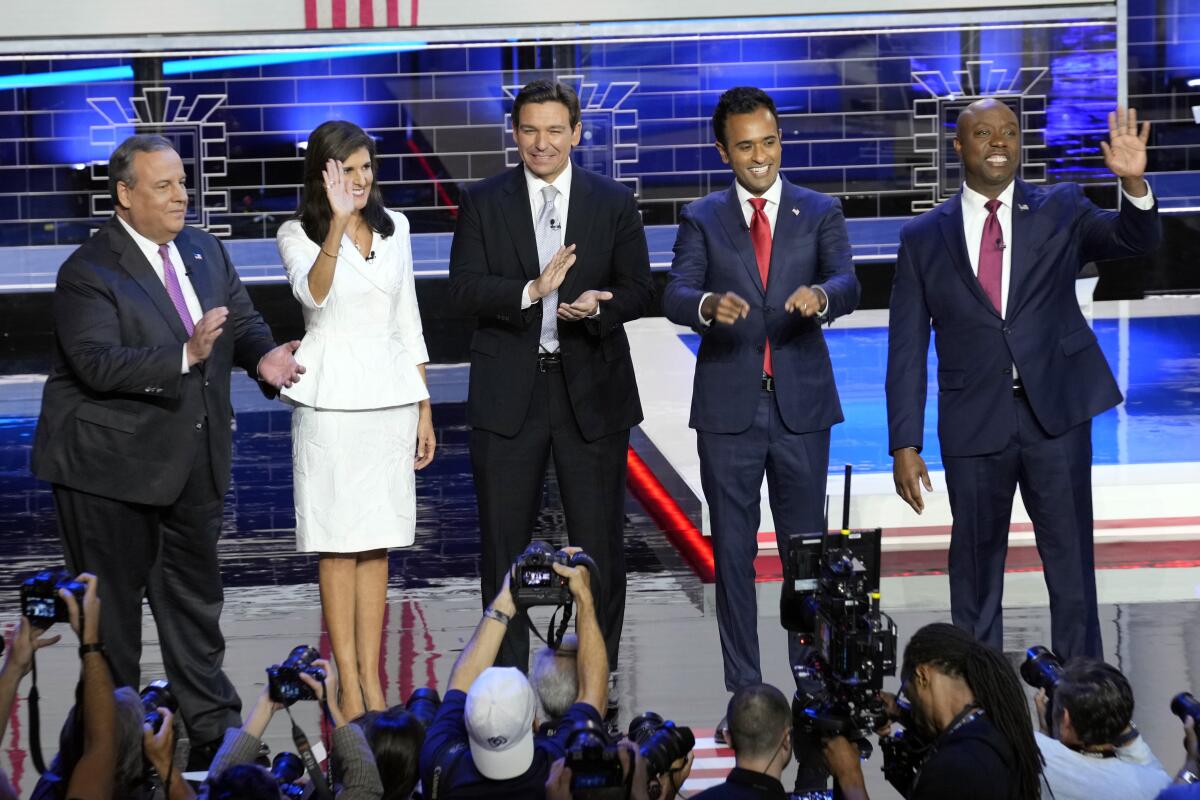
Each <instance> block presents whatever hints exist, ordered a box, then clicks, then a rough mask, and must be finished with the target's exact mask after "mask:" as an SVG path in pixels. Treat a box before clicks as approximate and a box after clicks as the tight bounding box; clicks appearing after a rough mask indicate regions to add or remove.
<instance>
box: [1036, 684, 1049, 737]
mask: <svg viewBox="0 0 1200 800" xmlns="http://www.w3.org/2000/svg"><path fill="white" fill-rule="evenodd" d="M1046 700H1047V697H1046V690H1045V689H1038V690H1037V694H1035V695H1034V696H1033V707H1034V709H1035V710H1036V711H1037V722H1038V730H1039V731H1041V732H1042V733H1044V734H1046V735H1047V736H1053V735H1054V734H1052V733H1050V715H1049V714H1048V713H1047V708H1046Z"/></svg>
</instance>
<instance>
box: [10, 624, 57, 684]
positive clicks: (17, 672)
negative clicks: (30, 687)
mask: <svg viewBox="0 0 1200 800" xmlns="http://www.w3.org/2000/svg"><path fill="white" fill-rule="evenodd" d="M41 633H42V629H41V628H38V627H37V626H35V625H34V624H33V623H31V622H30V621H29V618H28V617H21V622H20V623H19V624H18V625H17V632H16V633H14V634H13V637H12V641H10V642H9V645H8V656H7V657H6V658H5V659H4V667H3V672H4V673H5V674H11V675H12V676H13V677H14V678H16V679H17V680H20V679H21V678H23V677H25V676H26V675H28V674H29V670H30V669H32V668H33V654H34V653H36V652H37V651H38V650H41V649H42V648H43V647H49V646H50V645H52V644H54V643H55V642H57V641H58V640H59V639H61V638H62V637H61V636H59V635H58V634H55V635H54V636H41V635H40V634H41Z"/></svg>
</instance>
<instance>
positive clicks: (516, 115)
mask: <svg viewBox="0 0 1200 800" xmlns="http://www.w3.org/2000/svg"><path fill="white" fill-rule="evenodd" d="M530 103H562V104H563V105H564V106H566V107H567V115H568V116H569V117H570V119H571V130H575V126H576V125H578V124H579V95H577V94H575V90H574V89H572V88H571V87H570V86H567V85H566V84H565V83H559V82H558V81H552V80H547V79H542V80H536V81H530V82H529V83H527V84H525V85H524V86H523V87H521V91H519V92H517V96H516V99H514V100H513V108H512V124H513V130H516V129H517V126H518V125H520V124H521V109H522V108H524V107H525V106H526V105H528V104H530Z"/></svg>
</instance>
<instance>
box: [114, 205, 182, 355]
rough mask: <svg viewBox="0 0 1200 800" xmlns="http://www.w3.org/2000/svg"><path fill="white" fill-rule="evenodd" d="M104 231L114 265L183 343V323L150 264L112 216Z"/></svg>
mask: <svg viewBox="0 0 1200 800" xmlns="http://www.w3.org/2000/svg"><path fill="white" fill-rule="evenodd" d="M107 228H108V239H109V243H110V244H111V246H112V249H113V252H114V253H116V254H117V259H118V260H117V263H118V264H120V265H121V268H122V269H124V270H125V271H126V272H128V273H129V276H130V277H131V278H133V279H134V281H136V282H137V284H138V286H140V287H142V291H144V292H145V293H146V296H147V297H148V298H150V302H151V303H153V305H154V307H155V308H156V309H158V313H160V314H162V316H163V319H164V320H166V322H167V324H168V325H169V326H170V327H171V331H172V332H173V333H174V334H175V336H176V338H177V339H179V341H180V343H183V342H186V341H187V339H188V335H187V331H186V330H184V327H183V322H182V321H181V320H180V319H179V313H178V312H177V311H176V310H175V306H174V304H172V303H171V298H170V297H169V296H168V295H167V289H166V287H165V286H163V283H162V281H160V280H159V279H158V275H157V274H155V272H154V268H153V267H151V266H150V262H149V261H147V260H146V257H145V256H144V255H143V254H142V251H141V250H140V249H138V246H137V244H136V243H135V242H134V241H133V239H132V238H131V237H130V236H129V234H128V233H126V232H125V228H124V227H122V226H121V223H120V222H119V221H118V220H117V218H116V217H115V216H114V217H113V218H112V219H111V220H109V222H108V224H107Z"/></svg>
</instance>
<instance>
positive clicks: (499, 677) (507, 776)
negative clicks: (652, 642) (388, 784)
mask: <svg viewBox="0 0 1200 800" xmlns="http://www.w3.org/2000/svg"><path fill="white" fill-rule="evenodd" d="M567 552H571V553H574V552H578V548H569V549H568V551H567ZM554 571H555V572H557V573H558V574H559V575H561V576H563V577H565V578H566V579H567V581H568V586H569V588H570V591H571V597H572V599H573V600H574V604H575V633H576V635H577V636H578V637H579V656H578V660H579V666H578V675H579V694H578V697H577V699H576V702H575V704H574V705H572V706H571V707H570V709H568V710H567V713H566V715H565V716H564V717H563V719H562V724H561V725H559V727H558V729H557V731H556V732H555V734H554V735H553V736H542V735H539V734H535V729H536V726H537V719H536V717H537V714H536V709H537V700H536V699H535V697H534V694H533V689H532V688H530V686H529V681H528V680H526V678H525V676H524V675H523V674H521V672H520V671H518V670H517V669H514V668H511V667H493V666H492V664H493V663H494V662H495V660H496V653H497V652H498V651H499V649H500V643H501V641H503V639H504V634H505V632H506V631H507V629H508V626H509V625H510V624H511V625H517V624H524V621H523V620H521V619H518V618H517V607H516V604H515V603H514V602H513V597H512V593H511V592H510V590H509V582H510V580H511V577H512V573H511V570H510V572H509V575H508V577H506V578H505V580H504V585H503V586H502V587H501V589H500V593H499V594H498V595H496V599H495V600H493V601H492V604H491V605H489V606H488V607H487V608H486V609H485V610H484V612H483V618H482V619H481V620H480V621H479V625H478V626H477V627H476V628H475V633H474V635H473V636H472V637H471V641H469V642H467V646H466V647H464V648H463V651H462V653H461V654H460V655H459V657H458V660H457V661H456V662H455V663H454V669H453V670H451V672H450V686H449V689H448V690H447V692H446V696H445V698H444V699H443V700H442V705H441V707H440V708H439V709H438V713H437V716H436V717H434V720H433V723H432V724H431V725H430V726H429V730H428V732H427V733H426V735H425V744H424V746H423V747H422V748H421V784H422V786H423V788H424V794H425V797H427V798H429V800H454V798H465V797H490V798H494V797H504V798H505V800H520V799H521V798H526V797H528V798H538V800H541V798H543V797H544V796H545V785H546V779H547V777H548V776H549V774H550V766H551V764H553V763H554V761H555V760H556V759H558V758H561V757H562V756H564V755H565V754H566V748H565V744H566V739H567V735H568V734H569V733H570V731H571V730H572V729H573V728H575V727H578V726H586V725H592V726H595V727H597V728H600V727H603V716H602V709H604V708H606V707H607V704H608V655H607V651H606V650H605V648H604V638H603V636H601V634H600V626H599V624H598V623H597V622H596V609H595V605H594V603H593V600H592V592H591V589H590V588H589V579H590V575H589V574H588V570H587V569H585V568H580V567H567V566H564V565H562V564H554Z"/></svg>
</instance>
